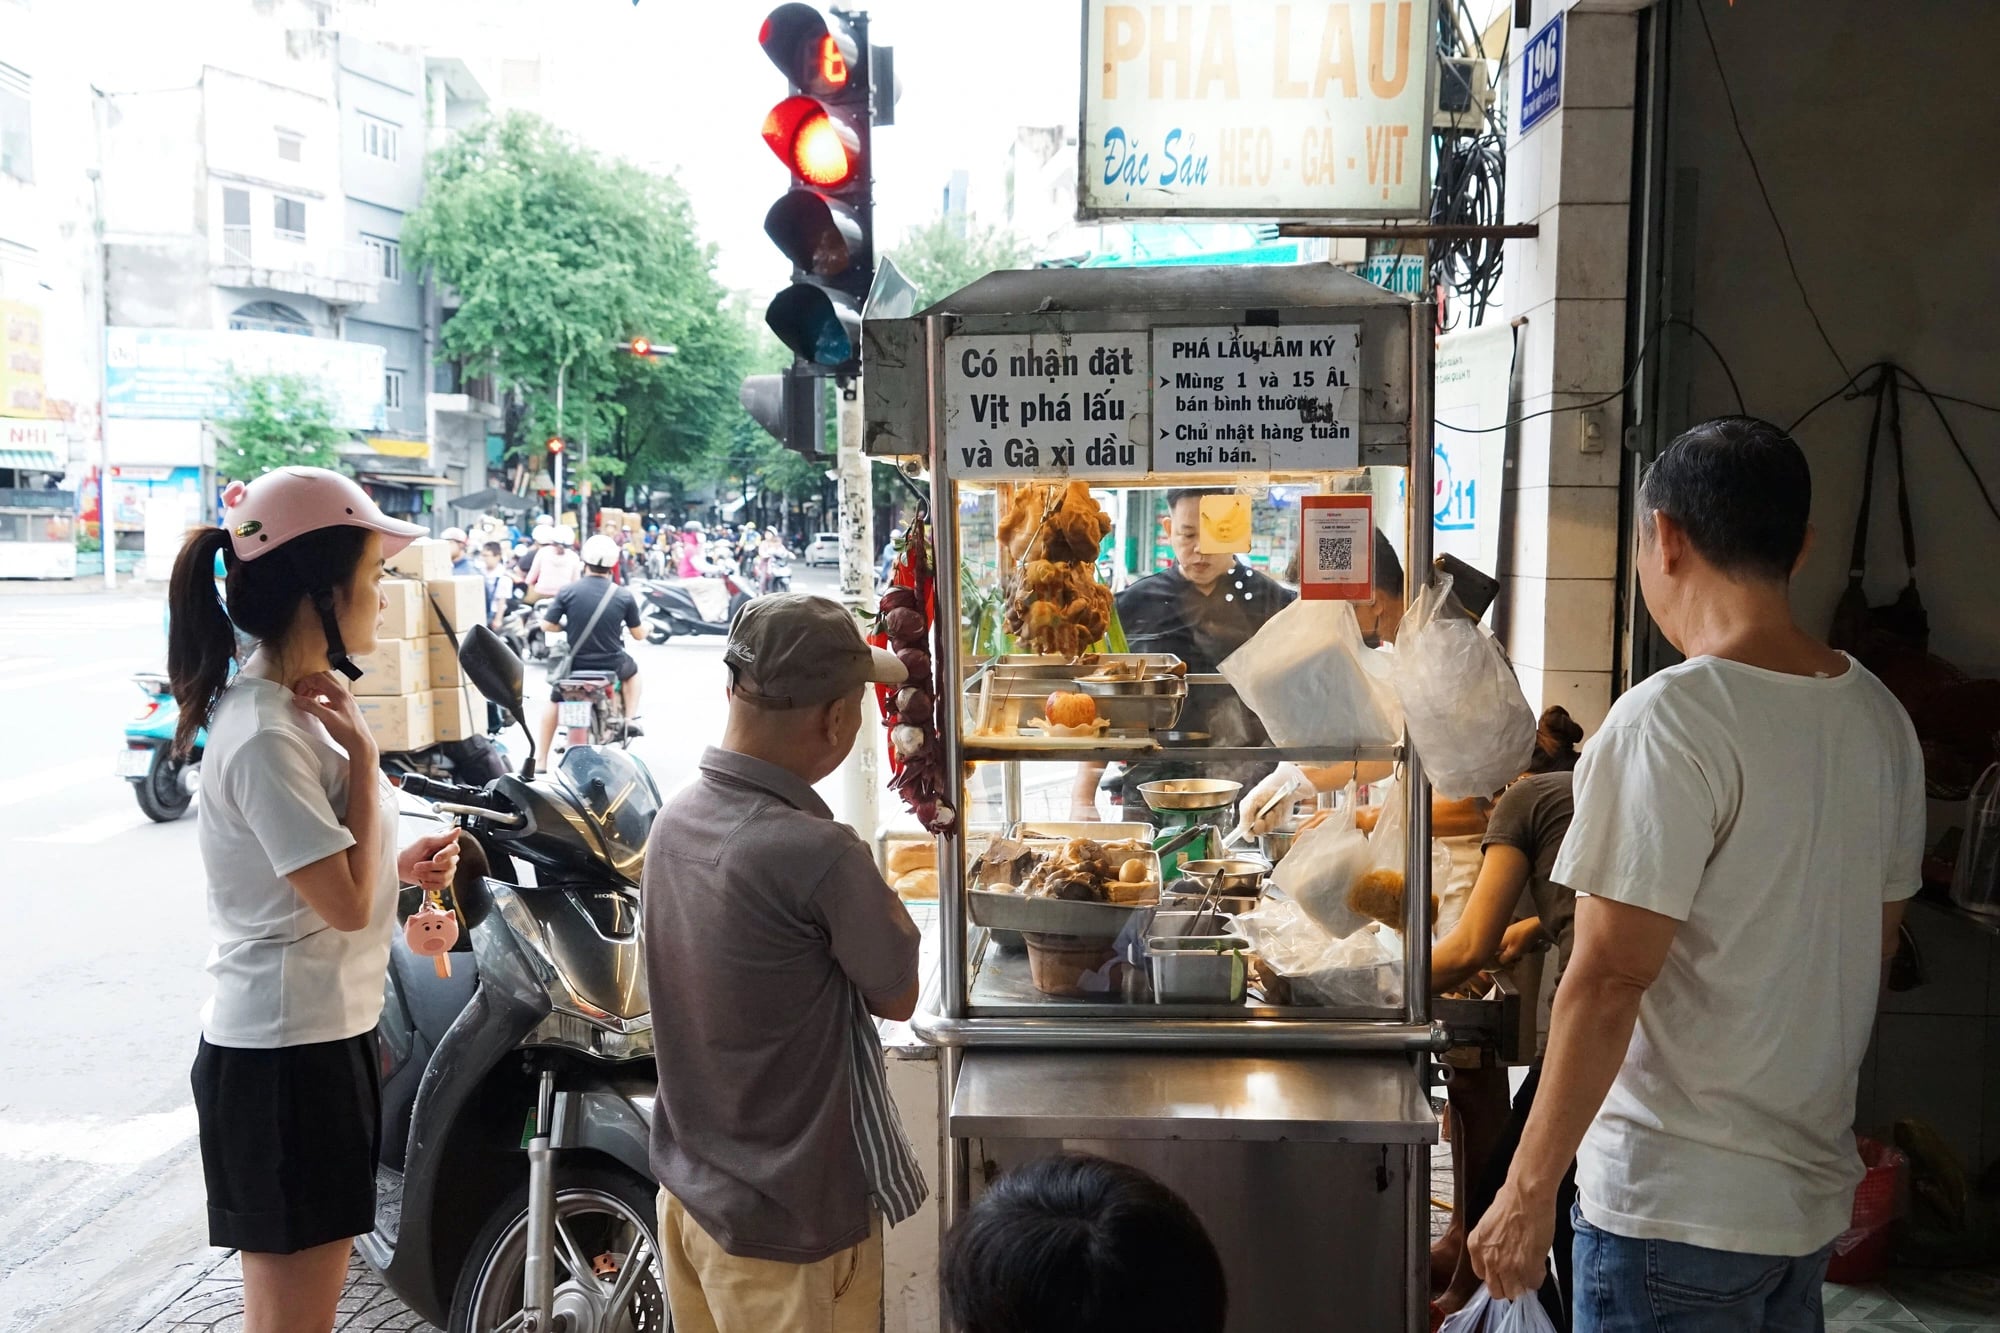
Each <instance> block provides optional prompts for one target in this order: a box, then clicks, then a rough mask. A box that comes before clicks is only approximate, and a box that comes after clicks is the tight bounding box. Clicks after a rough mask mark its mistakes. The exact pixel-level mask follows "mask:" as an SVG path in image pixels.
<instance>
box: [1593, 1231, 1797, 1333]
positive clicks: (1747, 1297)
mask: <svg viewBox="0 0 2000 1333" xmlns="http://www.w3.org/2000/svg"><path fill="white" fill-rule="evenodd" d="M1572 1217H1573V1219H1574V1221H1575V1224H1576V1251H1575V1256H1576V1309H1575V1318H1574V1323H1573V1328H1574V1330H1575V1333H1824V1330H1825V1328H1826V1321H1825V1318H1824V1316H1823V1315H1822V1314H1821V1312H1820V1303H1819V1288H1820V1283H1821V1282H1822V1281H1823V1280H1824V1279H1825V1277H1826V1261H1827V1258H1828V1256H1830V1255H1831V1254H1832V1253H1833V1247H1832V1246H1830V1245H1829V1246H1828V1247H1827V1248H1826V1249H1823V1250H1821V1251H1819V1252H1818V1253H1816V1254H1808V1255H1806V1256H1805V1257H1804V1258H1801V1259H1790V1258H1786V1257H1784V1256H1783V1255H1775V1254H1735V1253H1732V1252H1730V1251H1728V1250H1711V1249H1706V1248H1704V1247H1702V1246H1700V1245H1682V1244H1680V1243H1678V1242H1676V1241H1670V1240H1632V1239H1629V1238H1627V1237H1625V1236H1614V1235H1612V1234H1611V1233H1610V1232H1608V1231H1600V1230H1598V1229H1597V1228H1596V1227H1594V1226H1592V1225H1590V1223H1588V1222H1586V1221H1584V1219H1583V1210H1582V1208H1580V1207H1579V1208H1577V1209H1575V1210H1574V1211H1573V1213H1572Z"/></svg>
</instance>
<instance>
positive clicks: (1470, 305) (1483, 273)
mask: <svg viewBox="0 0 2000 1333" xmlns="http://www.w3.org/2000/svg"><path fill="white" fill-rule="evenodd" d="M1460 15H1462V16H1463V18H1464V20H1465V27H1464V31H1463V33H1461V31H1460V28H1459V24H1458V16H1460ZM1437 50H1438V60H1439V62H1440V64H1442V62H1444V61H1445V60H1447V59H1450V58H1453V57H1460V58H1463V57H1471V58H1475V59H1478V60H1482V61H1483V60H1485V59H1486V58H1487V57H1486V49H1485V46H1484V45H1483V44H1482V43H1481V41H1480V39H1479V27H1478V25H1477V24H1476V23H1475V22H1474V21H1473V18H1472V11H1471V10H1470V8H1468V7H1467V5H1466V0H1458V5H1457V15H1455V14H1454V13H1453V9H1452V6H1450V5H1441V6H1439V8H1438V31H1437ZM1506 64H1507V52H1506V50H1505V49H1504V48H1503V49H1502V50H1501V52H1500V62H1499V68H1500V70H1501V71H1502V76H1503V77H1504V75H1505V70H1506ZM1485 118H1486V128H1485V129H1484V130H1482V131H1479V132H1477V133H1475V132H1472V131H1468V130H1438V131H1436V132H1435V133H1434V134H1433V135H1432V136H1431V146H1432V152H1433V155H1434V156H1435V158H1436V162H1437V174H1436V176H1435V178H1434V179H1433V181H1432V185H1431V210H1430V220H1431V222H1432V223H1433V224H1435V225H1439V226H1454V227H1496V226H1498V225H1500V223H1501V221H1502V219H1503V218H1504V217H1505V212H1506V200H1507V120H1506V111H1505V108H1504V107H1503V106H1501V105H1500V103H1499V102H1497V101H1496V102H1495V103H1494V104H1493V105H1491V106H1489V107H1487V108H1486V112H1485ZM1503 254H1504V251H1503V248H1502V243H1501V241H1500V238H1499V237H1497V236H1482V237H1467V238H1463V239H1456V240H1442V239H1440V240H1433V241H1432V242H1431V243H1430V254H1429V260H1430V262H1429V272H1430V275H1431V281H1432V282H1433V283H1434V284H1440V285H1442V286H1444V287H1447V288H1449V289H1450V290H1452V291H1454V292H1456V293H1458V294H1459V296H1461V297H1462V298H1464V307H1463V308H1464V314H1465V318H1464V320H1463V323H1464V324H1465V325H1466V326H1468V327H1473V326H1477V325H1479V324H1481V323H1483V322H1484V321H1485V319H1486V307H1487V306H1488V305H1489V304H1491V303H1492V300H1493V293H1494V292H1495V291H1496V290H1497V289H1498V288H1499V286H1500V266H1501V261H1502V258H1503ZM1460 323H1461V321H1460V318H1459V311H1458V310H1455V309H1454V310H1450V311H1449V312H1448V314H1447V318H1446V320H1445V324H1444V327H1445V328H1446V329H1451V328H1455V327H1458V326H1459V324H1460Z"/></svg>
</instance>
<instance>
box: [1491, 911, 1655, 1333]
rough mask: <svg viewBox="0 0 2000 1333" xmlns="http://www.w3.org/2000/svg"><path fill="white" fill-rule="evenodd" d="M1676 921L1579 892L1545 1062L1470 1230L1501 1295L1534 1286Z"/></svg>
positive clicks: (1494, 1290) (1493, 1286)
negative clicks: (1506, 1159)
mask: <svg viewBox="0 0 2000 1333" xmlns="http://www.w3.org/2000/svg"><path fill="white" fill-rule="evenodd" d="M1679 926H1680V922H1678V921H1676V920H1674V918H1672V917H1670V916H1662V915H1661V914H1659V913H1658V912H1649V911H1647V910H1646V909H1645V908H1643V907H1633V906H1631V905H1629V904H1626V903H1620V902H1613V901H1612V900H1611V899H1609V898H1589V897H1582V896H1579V897H1578V898H1577V903H1576V940H1575V945H1574V947H1573V948H1572V950H1571V955H1570V960H1569V966H1568V967H1567V969H1566V970H1565V971H1564V972H1563V979H1562V985H1561V986H1560V987H1558V988H1557V990H1556V1002H1555V1015H1554V1018H1553V1020H1552V1021H1551V1024H1550V1029H1549V1051H1548V1058H1547V1060H1546V1061H1545V1062H1544V1064H1543V1068H1542V1082H1541V1087H1540V1089H1539V1090H1538V1091H1537V1092H1536V1094H1535V1109H1534V1111H1533V1112H1531V1113H1530V1115H1529V1116H1528V1124H1527V1127H1526V1128H1525V1129H1524V1130H1523V1131H1522V1133H1521V1146H1520V1148H1519V1149H1518V1150H1517V1151H1516V1152H1515V1154H1514V1164H1513V1167H1512V1168H1511V1169H1510V1170H1509V1171H1508V1172H1507V1184H1506V1186H1505V1188H1503V1189H1502V1190H1501V1191H1500V1194H1499V1196H1498V1197H1497V1198H1495V1199H1494V1201H1493V1205H1492V1207H1490V1208H1489V1209H1487V1212H1486V1216H1485V1218H1484V1220H1482V1221H1481V1222H1480V1224H1479V1226H1478V1227H1477V1229H1475V1230H1474V1232H1473V1235H1472V1241H1471V1251H1472V1267H1473V1271H1474V1272H1476V1273H1478V1274H1479V1276H1480V1277H1481V1278H1482V1279H1484V1280H1485V1282H1486V1286H1487V1288H1488V1289H1489V1290H1490V1291H1491V1292H1492V1293H1493V1294H1494V1295H1495V1296H1498V1297H1501V1298H1503V1299H1512V1298H1513V1297H1515V1296H1518V1295H1520V1294H1522V1293H1523V1292H1528V1291H1533V1290H1534V1289H1535V1287H1536V1286H1537V1285H1538V1284H1539V1283H1540V1282H1541V1277H1542V1261H1543V1258H1544V1257H1545V1256H1546V1255H1547V1254H1548V1250H1549V1244H1550V1242H1551V1241H1552V1240H1553V1239H1554V1236H1555V1207H1556V1189H1557V1187H1558V1186H1559V1185H1560V1184H1561V1183H1562V1179H1563V1177H1564V1176H1565V1175H1567V1174H1568V1172H1569V1165H1570V1163H1571V1162H1572V1161H1574V1160H1575V1159H1576V1149H1577V1145H1578V1144H1580V1143H1582V1142H1583V1136H1584V1132H1585V1131H1586V1130H1588V1129H1589V1128H1590V1122H1591V1121H1592V1120H1593V1119H1595V1118H1596V1116H1597V1110H1598V1108H1599V1107H1600V1106H1602V1105H1603V1104H1604V1097H1605V1094H1606V1093H1608V1092H1610V1091H1611V1083H1612V1080H1613V1079H1615V1078H1617V1076H1618V1069H1619V1067H1620V1066H1621V1065H1623V1064H1624V1063H1625V1049H1626V1047H1628V1046H1630V1045H1631V1043H1632V1029H1633V1027H1634V1026H1635V1025H1636V1024H1637V1023H1638V1021H1639V1002H1640V1001H1641V1000H1642V999H1643V998H1644V997H1645V994H1646V990H1647V988H1648V987H1649V986H1651V985H1652V984H1653V981H1654V979H1655V978H1656V977H1658V976H1659V975H1660V968H1661V967H1662V966H1664V965H1665V963H1666V961H1667V951H1668V949H1670V948H1671V947H1672V946H1673V942H1674V932H1675V931H1676V930H1677V929H1678V928H1679Z"/></svg>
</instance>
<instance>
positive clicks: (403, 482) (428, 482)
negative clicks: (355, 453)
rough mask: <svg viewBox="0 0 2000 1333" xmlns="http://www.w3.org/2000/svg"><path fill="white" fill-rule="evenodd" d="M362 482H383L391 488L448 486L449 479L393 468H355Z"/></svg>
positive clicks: (449, 483)
mask: <svg viewBox="0 0 2000 1333" xmlns="http://www.w3.org/2000/svg"><path fill="white" fill-rule="evenodd" d="M355 475H357V476H358V477H360V479H361V480H362V481H377V482H384V483H387V484H388V485H391V486H449V485H451V478H450V477H433V476H431V475H430V474H429V473H427V472H399V471H397V470H395V469H393V468H372V467H357V468H356V469H355Z"/></svg>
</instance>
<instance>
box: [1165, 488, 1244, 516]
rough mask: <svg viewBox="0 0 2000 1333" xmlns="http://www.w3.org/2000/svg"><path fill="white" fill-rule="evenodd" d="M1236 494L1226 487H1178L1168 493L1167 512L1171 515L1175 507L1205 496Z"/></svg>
mask: <svg viewBox="0 0 2000 1333" xmlns="http://www.w3.org/2000/svg"><path fill="white" fill-rule="evenodd" d="M1234 494H1236V492H1234V491H1232V490H1230V489H1229V488H1228V487H1226V486H1176V487H1175V488H1174V489H1173V490H1171V491H1168V492H1167V512H1168V513H1169V514H1171V513H1173V512H1174V506H1175V505H1177V504H1179V503H1180V502H1181V501H1183V500H1186V499H1189V498H1195V499H1199V498H1200V497H1202V496H1204V495H1234Z"/></svg>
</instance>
